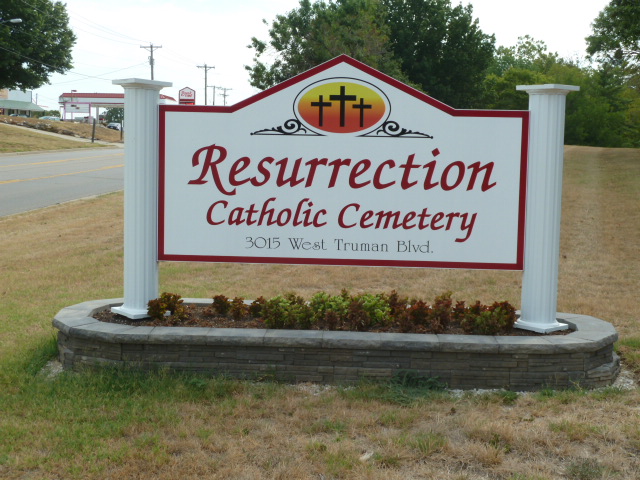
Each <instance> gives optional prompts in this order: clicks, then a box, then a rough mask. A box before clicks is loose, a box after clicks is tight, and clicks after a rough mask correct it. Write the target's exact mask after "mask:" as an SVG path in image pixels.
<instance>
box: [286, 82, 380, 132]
mask: <svg viewBox="0 0 640 480" xmlns="http://www.w3.org/2000/svg"><path fill="white" fill-rule="evenodd" d="M356 82H358V83H356ZM296 107H297V108H296V109H297V113H298V114H299V118H300V120H302V121H303V122H304V123H306V124H307V125H308V126H309V127H310V128H312V129H314V130H322V131H324V132H331V133H355V132H361V131H365V130H371V129H372V128H375V127H376V126H378V125H379V124H381V123H382V122H383V121H384V120H385V118H386V116H387V112H388V111H389V102H388V100H387V98H386V96H385V95H384V93H382V91H381V90H378V89H377V88H376V87H374V86H373V85H371V84H366V85H365V84H364V82H359V81H358V80H355V79H352V78H349V79H344V80H343V79H336V78H332V79H330V80H325V81H323V82H320V83H315V84H313V85H310V86H309V87H307V88H306V89H305V90H303V91H302V92H301V93H300V94H299V95H298V100H297V102H296Z"/></svg>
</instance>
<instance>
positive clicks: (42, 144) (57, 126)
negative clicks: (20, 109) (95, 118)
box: [0, 115, 121, 153]
mask: <svg viewBox="0 0 640 480" xmlns="http://www.w3.org/2000/svg"><path fill="white" fill-rule="evenodd" d="M3 124H6V125H3ZM16 125H19V126H20V128H16ZM25 125H28V126H29V127H30V128H27V127H26V126H25ZM36 125H39V126H40V128H42V129H43V130H42V131H49V132H53V133H59V134H60V133H64V134H65V135H67V136H69V138H64V137H57V136H53V135H45V134H43V133H42V132H41V131H38V130H36V129H35V127H36ZM92 133H93V126H92V125H87V124H82V123H73V122H49V121H41V120H37V119H35V118H21V117H8V116H4V115H0V153H14V152H32V151H40V150H58V149H67V148H96V147H100V146H102V145H100V144H97V143H91V142H88V143H87V142H79V141H77V140H73V138H74V136H77V137H80V138H89V139H90V138H91V136H92ZM72 135H73V136H72ZM95 138H96V139H97V140H103V141H106V142H120V141H121V140H120V132H118V131H115V130H110V129H108V128H106V127H102V126H96V133H95Z"/></svg>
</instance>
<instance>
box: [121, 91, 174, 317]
mask: <svg viewBox="0 0 640 480" xmlns="http://www.w3.org/2000/svg"><path fill="white" fill-rule="evenodd" d="M113 83H114V85H122V86H123V87H124V111H125V121H126V124H125V125H126V132H125V136H126V141H125V145H124V158H125V161H124V304H123V305H122V306H121V307H114V308H112V311H113V312H115V313H118V314H120V315H124V316H125V317H129V318H133V319H135V318H144V317H147V303H148V302H149V300H152V299H154V298H157V297H158V218H157V217H158V137H159V133H158V119H159V116H158V103H159V98H160V94H159V92H160V90H161V89H162V88H164V87H170V86H171V85H172V84H171V83H168V82H158V81H153V80H142V79H138V78H129V79H125V80H114V81H113Z"/></svg>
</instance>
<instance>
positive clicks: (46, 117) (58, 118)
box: [40, 116, 60, 122]
mask: <svg viewBox="0 0 640 480" xmlns="http://www.w3.org/2000/svg"><path fill="white" fill-rule="evenodd" d="M40 120H49V121H53V122H59V121H60V117H50V116H45V117H40Z"/></svg>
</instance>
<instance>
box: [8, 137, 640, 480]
mask: <svg viewBox="0 0 640 480" xmlns="http://www.w3.org/2000/svg"><path fill="white" fill-rule="evenodd" d="M564 174H565V176H564V198H563V220H562V221H563V224H562V240H561V259H560V288H559V300H558V304H559V305H558V307H559V310H560V311H564V312H571V313H582V314H588V315H594V316H596V317H598V318H602V319H604V320H607V321H610V322H612V323H613V324H614V326H615V327H616V328H617V329H618V331H619V333H620V335H621V340H620V342H619V343H618V345H617V350H618V351H619V352H620V353H621V354H622V355H623V357H624V361H625V364H626V368H627V369H631V370H634V371H636V372H640V327H638V320H637V318H638V314H637V311H638V300H637V292H638V290H639V287H640V268H639V267H640V260H639V259H638V255H637V252H638V251H639V250H640V248H639V247H640V212H639V209H638V198H640V150H632V149H600V148H583V147H567V149H566V162H565V171H564ZM122 201H123V196H122V194H121V193H117V194H110V195H106V196H102V197H98V198H94V199H88V200H83V201H77V202H71V203H67V204H64V205H59V206H56V207H51V208H46V209H42V210H38V211H34V212H29V213H25V214H20V215H14V216H10V217H4V218H0V252H2V253H1V254H0V272H2V280H0V282H1V283H0V478H1V479H3V480H4V479H7V480H9V479H65V480H66V479H89V480H91V479H112V478H113V479H115V478H118V479H129V478H136V479H202V478H212V479H218V478H219V479H244V478H246V479H273V478H281V479H307V478H308V479H318V478H326V479H329V478H349V479H351V478H353V479H372V478H376V479H377V478H381V479H382V478H384V479H410V478H411V479H412V478H433V479H444V480H449V479H451V480H453V479H455V480H462V479H469V480H471V479H473V480H475V479H506V480H524V479H528V480H533V479H558V478H568V479H592V478H593V479H600V478H602V479H605V478H607V479H608V478H615V479H635V478H637V472H638V471H640V460H639V456H640V455H639V454H640V410H639V409H638V405H639V404H640V392H639V391H638V390H637V389H635V390H631V391H623V390H620V389H618V388H608V389H604V390H599V391H594V392H589V391H583V390H579V389H576V390H573V391H568V392H567V391H565V392H557V391H553V390H550V389H548V390H543V391H541V392H539V393H536V394H527V395H520V394H517V393H514V392H488V393H484V394H475V395H472V394H469V393H466V394H461V395H458V394H454V393H452V392H448V391H441V390H438V389H437V388H434V385H429V386H420V385H410V384H403V383H396V384H392V385H377V384H361V385H358V386H355V387H352V388H329V389H325V388H321V387H318V386H311V385H303V386H290V385H285V384H280V383H275V382H271V381H268V378H267V379H266V381H263V382H246V381H236V380H231V379H225V378H205V377H201V376H189V375H171V374H168V373H167V372H157V373H154V374H146V373H144V374H143V373H137V372H133V371H121V370H104V371H100V372H86V373H82V374H70V373H64V374H62V375H58V376H56V377H53V378H49V377H47V375H46V371H43V370H42V367H43V366H44V365H45V364H46V363H47V361H48V360H50V359H51V358H52V357H54V355H55V351H56V347H55V340H54V338H53V329H52V328H51V319H52V318H53V316H54V315H55V313H56V312H57V311H58V310H59V309H60V308H62V307H65V306H68V305H71V304H74V303H79V302H82V301H85V300H90V299H99V298H112V297H118V296H121V295H122V268H123V265H122V257H123V247H122V235H123V216H122ZM160 288H161V290H166V291H172V292H175V293H179V294H181V295H182V296H184V297H210V296H212V295H214V294H219V293H222V294H225V295H227V296H230V297H233V296H236V295H240V296H244V297H246V298H255V297H257V296H259V295H264V296H265V297H266V296H273V295H276V294H279V293H283V292H286V291H295V292H297V293H299V294H301V295H303V296H305V297H309V296H310V295H312V294H313V293H315V292H317V291H319V290H326V291H329V292H335V293H337V292H339V291H340V289H342V288H348V289H350V290H352V291H353V292H359V291H375V292H378V291H390V290H391V289H396V290H398V291H399V292H400V293H402V294H405V295H408V296H412V295H415V296H420V297H426V298H430V297H431V298H433V297H435V296H436V295H438V294H440V293H442V292H444V291H449V290H450V291H452V292H453V294H454V296H455V297H456V298H460V299H465V300H467V301H474V300H476V299H478V300H480V301H482V302H483V303H490V302H493V301H494V300H508V301H510V302H512V303H513V304H514V305H519V304H520V289H521V273H518V272H494V271H486V272H485V271H465V270H455V271H454V270H421V269H391V268H346V267H303V266H278V265H276V266H269V265H238V264H194V263H165V264H162V265H161V286H160ZM263 380H264V379H263ZM436 386H437V385H436Z"/></svg>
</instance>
